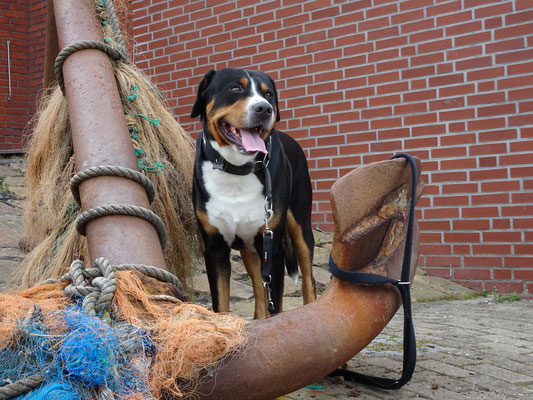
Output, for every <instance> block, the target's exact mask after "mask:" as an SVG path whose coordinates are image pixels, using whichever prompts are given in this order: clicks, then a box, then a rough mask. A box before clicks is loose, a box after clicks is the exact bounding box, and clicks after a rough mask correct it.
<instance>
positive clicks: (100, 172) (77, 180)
mask: <svg viewBox="0 0 533 400" xmlns="http://www.w3.org/2000/svg"><path fill="white" fill-rule="evenodd" d="M97 176H119V177H121V178H127V179H131V180H132V181H135V182H137V183H139V184H140V185H142V186H143V187H144V189H145V190H146V195H147V196H148V201H149V202H150V203H152V202H153V201H154V198H155V188H154V184H153V183H152V182H151V181H150V179H148V178H147V177H146V176H144V175H143V174H142V173H140V172H139V171H135V170H133V169H130V168H126V167H118V166H114V165H101V166H99V167H91V168H87V169H84V170H82V171H80V172H78V173H77V174H76V175H74V176H73V177H72V179H71V180H70V183H69V185H70V191H71V192H72V195H73V196H74V200H76V202H77V203H78V204H81V199H80V191H79V186H80V184H81V183H82V182H83V181H84V180H86V179H89V178H94V177H97Z"/></svg>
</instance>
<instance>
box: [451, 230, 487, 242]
mask: <svg viewBox="0 0 533 400" xmlns="http://www.w3.org/2000/svg"><path fill="white" fill-rule="evenodd" d="M480 237H481V236H480V233H479V232H444V241H445V242H447V243H450V242H468V243H479V242H480Z"/></svg>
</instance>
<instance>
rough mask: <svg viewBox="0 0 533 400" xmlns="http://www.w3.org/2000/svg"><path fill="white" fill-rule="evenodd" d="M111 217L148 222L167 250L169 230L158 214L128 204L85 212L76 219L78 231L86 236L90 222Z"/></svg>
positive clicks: (102, 207)
mask: <svg viewBox="0 0 533 400" xmlns="http://www.w3.org/2000/svg"><path fill="white" fill-rule="evenodd" d="M109 215H129V216H132V217H139V218H142V219H144V220H146V221H148V222H149V223H151V224H152V226H153V227H154V228H155V230H156V231H157V236H159V242H160V243H161V247H162V248H163V249H164V248H165V246H166V243H167V230H166V228H165V224H164V223H163V221H162V220H161V218H159V216H158V215H157V214H156V213H154V212H153V211H150V210H148V209H147V208H144V207H139V206H132V205H128V204H109V205H103V206H98V207H95V208H91V209H89V210H87V211H84V212H83V213H81V214H80V215H79V216H78V218H76V229H77V231H78V232H79V233H80V234H81V235H83V236H85V227H86V225H87V224H88V223H89V222H90V221H92V220H93V219H96V218H100V217H106V216H109Z"/></svg>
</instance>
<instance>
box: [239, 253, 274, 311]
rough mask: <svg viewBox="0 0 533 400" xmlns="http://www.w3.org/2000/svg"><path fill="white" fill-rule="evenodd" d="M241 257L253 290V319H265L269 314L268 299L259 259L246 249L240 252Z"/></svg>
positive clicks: (257, 255) (255, 254)
mask: <svg viewBox="0 0 533 400" xmlns="http://www.w3.org/2000/svg"><path fill="white" fill-rule="evenodd" d="M241 257H242V261H243V263H244V267H245V268H246V272H248V276H249V277H250V279H251V280H252V287H253V289H254V299H255V310H254V319H263V318H266V317H268V316H269V315H270V314H269V312H268V298H267V295H266V291H265V288H264V287H263V280H262V278H261V258H260V257H259V254H257V253H256V252H255V251H251V250H247V249H242V250H241Z"/></svg>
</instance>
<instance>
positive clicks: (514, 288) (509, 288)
mask: <svg viewBox="0 0 533 400" xmlns="http://www.w3.org/2000/svg"><path fill="white" fill-rule="evenodd" d="M485 289H486V290H496V291H497V292H498V293H516V292H522V290H523V285H522V283H515V282H487V283H485Z"/></svg>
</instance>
